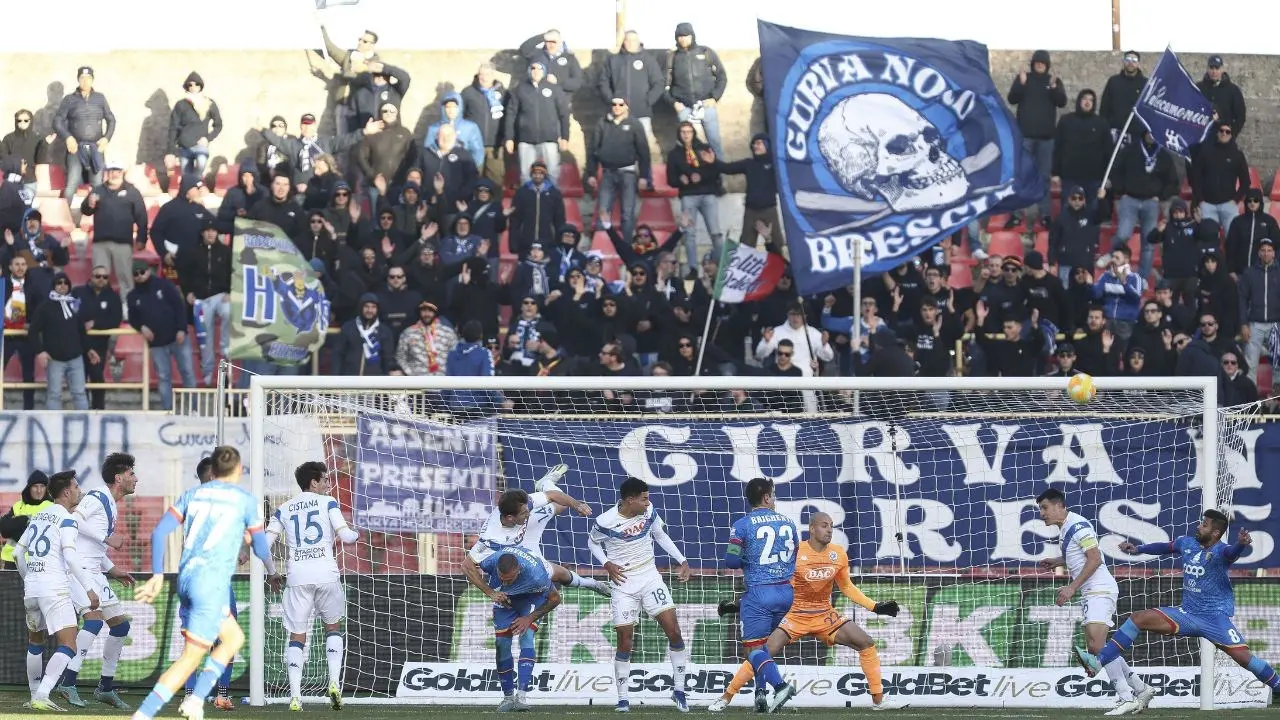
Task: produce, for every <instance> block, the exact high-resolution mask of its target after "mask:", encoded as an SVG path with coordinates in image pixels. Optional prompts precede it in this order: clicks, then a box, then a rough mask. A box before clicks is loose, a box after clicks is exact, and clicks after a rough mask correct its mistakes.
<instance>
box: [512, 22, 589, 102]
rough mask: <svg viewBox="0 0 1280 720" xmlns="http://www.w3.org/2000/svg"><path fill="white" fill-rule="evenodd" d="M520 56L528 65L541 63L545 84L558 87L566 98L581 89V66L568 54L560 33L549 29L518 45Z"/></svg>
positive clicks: (576, 59)
mask: <svg viewBox="0 0 1280 720" xmlns="http://www.w3.org/2000/svg"><path fill="white" fill-rule="evenodd" d="M520 55H521V57H523V58H524V59H525V60H527V61H529V62H530V63H541V64H542V66H543V67H544V68H546V71H547V82H549V83H551V84H552V85H556V86H557V87H559V88H560V89H561V90H562V91H563V92H564V94H565V95H566V96H568V95H572V94H574V93H576V92H578V90H579V89H580V88H581V87H582V80H583V75H582V65H580V64H579V63H578V58H577V57H576V56H575V55H574V54H573V53H571V52H569V46H568V45H566V44H565V42H564V39H563V38H561V37H560V31H559V30H556V29H551V30H548V31H546V32H545V33H542V34H540V35H534V36H533V37H531V38H529V39H528V40H525V41H524V42H523V43H521V44H520Z"/></svg>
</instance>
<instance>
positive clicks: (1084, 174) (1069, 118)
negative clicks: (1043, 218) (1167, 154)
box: [1053, 89, 1114, 219]
mask: <svg viewBox="0 0 1280 720" xmlns="http://www.w3.org/2000/svg"><path fill="white" fill-rule="evenodd" d="M1097 108H1098V96H1097V95H1096V94H1095V93H1094V92H1093V91H1092V90H1087V89H1086V90H1081V91H1080V94H1078V95H1076V109H1075V111H1073V112H1070V113H1067V114H1066V115H1063V116H1062V117H1061V118H1059V120H1058V130H1057V132H1056V133H1055V135H1054V140H1053V175H1054V176H1055V177H1057V178H1059V181H1060V184H1061V187H1062V188H1064V189H1065V188H1070V187H1074V186H1077V185H1078V186H1080V187H1081V188H1084V199H1085V209H1086V211H1087V212H1089V213H1092V212H1093V210H1094V208H1095V207H1097V205H1098V198H1097V196H1098V188H1100V187H1102V176H1103V175H1104V174H1105V173H1106V171H1107V162H1108V161H1110V159H1111V149H1112V148H1113V147H1114V143H1113V142H1112V141H1111V128H1110V127H1108V126H1107V121H1106V119H1105V118H1103V117H1101V116H1099V115H1098V113H1097ZM1109 218H1110V216H1108V219H1109Z"/></svg>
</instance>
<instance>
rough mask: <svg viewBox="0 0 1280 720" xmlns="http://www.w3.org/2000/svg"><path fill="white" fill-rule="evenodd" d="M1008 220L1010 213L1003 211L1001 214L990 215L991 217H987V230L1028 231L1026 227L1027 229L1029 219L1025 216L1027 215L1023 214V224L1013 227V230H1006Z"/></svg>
mask: <svg viewBox="0 0 1280 720" xmlns="http://www.w3.org/2000/svg"><path fill="white" fill-rule="evenodd" d="M1007 222H1009V213H1001V214H999V215H991V216H989V217H988V218H987V232H989V233H997V232H1025V231H1026V229H1027V219H1026V217H1025V216H1023V218H1022V224H1021V225H1018V226H1017V227H1015V228H1013V229H1012V230H1005V229H1004V224H1005V223H1007Z"/></svg>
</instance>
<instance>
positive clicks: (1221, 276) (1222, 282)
mask: <svg viewBox="0 0 1280 720" xmlns="http://www.w3.org/2000/svg"><path fill="white" fill-rule="evenodd" d="M1198 269H1199V278H1200V287H1199V288H1198V289H1197V297H1196V302H1194V303H1191V305H1192V307H1194V308H1195V311H1196V314H1197V315H1200V314H1203V313H1206V312H1207V313H1213V316H1214V317H1216V318H1218V322H1219V323H1220V325H1221V331H1222V334H1223V335H1224V336H1226V337H1229V338H1234V337H1235V336H1236V335H1237V334H1239V332H1240V290H1239V288H1238V287H1237V285H1236V281H1235V280H1232V279H1231V277H1230V276H1228V275H1227V273H1226V271H1225V270H1223V269H1222V258H1221V257H1219V256H1218V249H1217V248H1216V247H1208V248H1205V249H1204V255H1203V256H1202V257H1201V258H1200V265H1199V268H1198ZM1157 306H1158V303H1157Z"/></svg>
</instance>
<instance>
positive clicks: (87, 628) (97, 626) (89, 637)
mask: <svg viewBox="0 0 1280 720" xmlns="http://www.w3.org/2000/svg"><path fill="white" fill-rule="evenodd" d="M100 632H102V621H101V620H85V621H84V625H82V626H81V627H80V632H78V633H76V655H75V657H73V658H71V662H69V663H67V669H66V670H65V671H64V672H63V673H62V684H63V685H75V684H76V681H77V680H79V679H80V666H81V665H83V664H84V659H85V658H86V657H88V655H89V650H90V648H92V647H93V641H94V640H97V639H98V633H100Z"/></svg>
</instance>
